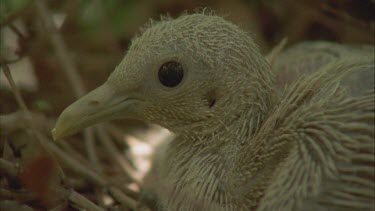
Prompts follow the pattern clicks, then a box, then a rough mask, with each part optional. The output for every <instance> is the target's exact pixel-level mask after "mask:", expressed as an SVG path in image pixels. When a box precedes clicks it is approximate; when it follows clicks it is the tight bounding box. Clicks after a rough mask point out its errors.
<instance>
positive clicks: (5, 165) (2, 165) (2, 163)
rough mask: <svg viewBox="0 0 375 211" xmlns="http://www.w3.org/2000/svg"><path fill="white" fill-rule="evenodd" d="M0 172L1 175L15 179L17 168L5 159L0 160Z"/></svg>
mask: <svg viewBox="0 0 375 211" xmlns="http://www.w3.org/2000/svg"><path fill="white" fill-rule="evenodd" d="M0 170H1V172H2V173H4V174H6V175H8V176H10V177H17V175H18V172H19V167H18V166H17V165H15V164H13V163H11V162H9V161H7V160H5V159H2V158H0Z"/></svg>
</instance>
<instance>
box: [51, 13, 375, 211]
mask: <svg viewBox="0 0 375 211" xmlns="http://www.w3.org/2000/svg"><path fill="white" fill-rule="evenodd" d="M290 52H291V51H289V53H290ZM361 52H362V51H361ZM287 54H288V51H286V53H285V54H281V55H280V56H279V58H283V57H284V58H286V57H285V56H284V55H287ZM304 58H307V59H306V60H309V59H310V60H311V57H309V56H306V57H304ZM291 59H292V58H291ZM302 60H303V59H301V61H302ZM373 63H374V58H373V56H371V54H364V56H357V57H349V56H348V57H345V56H344V57H343V58H338V59H331V60H329V61H328V62H322V63H321V64H319V65H315V66H314V65H310V66H309V65H307V67H309V68H303V69H302V70H301V71H299V72H297V73H298V77H296V78H293V80H289V81H287V82H282V81H281V82H280V80H278V79H277V78H276V79H275V76H274V75H273V74H274V72H275V68H276V69H283V68H284V69H286V70H291V69H292V70H293V68H297V67H298V65H294V64H298V61H296V62H295V63H293V62H292V63H291V64H292V65H290V66H287V65H286V64H283V60H277V59H276V60H275V62H274V63H272V64H268V62H267V61H266V59H265V58H264V57H263V56H262V55H261V54H260V52H259V50H258V49H257V46H256V45H255V43H254V42H253V41H252V39H251V37H250V36H249V35H248V34H247V33H245V32H244V31H242V30H241V29H239V28H238V27H237V26H235V25H234V24H232V23H230V22H228V21H226V20H224V19H222V18H220V17H218V16H215V15H207V14H192V15H183V16H181V17H179V18H177V19H168V18H167V19H163V20H162V21H161V22H158V23H153V24H151V25H150V26H149V27H147V28H146V29H145V30H144V31H143V32H142V34H141V35H140V36H139V37H137V38H135V39H134V40H133V41H132V45H131V47H130V48H129V51H128V52H127V55H126V56H125V58H124V60H123V61H122V62H121V63H120V64H119V65H118V66H117V67H116V69H115V71H114V72H113V73H112V74H111V76H110V77H109V78H108V80H107V82H105V83H104V85H102V86H101V87H99V88H97V89H96V90H94V91H92V92H91V93H89V94H88V95H86V96H84V97H83V98H82V99H80V100H79V101H77V102H75V103H74V104H72V105H71V106H69V107H68V108H67V109H66V110H65V111H64V112H63V113H62V114H61V116H60V118H59V120H58V122H57V124H56V127H55V129H54V131H53V134H54V136H55V138H59V137H61V136H64V135H69V134H72V133H74V132H77V131H78V130H80V129H82V128H83V127H86V126H88V125H91V124H94V123H96V122H100V121H105V120H109V119H114V118H137V119H140V120H143V121H146V122H151V123H156V124H160V125H162V126H164V127H166V128H168V129H169V130H171V131H172V132H174V133H175V134H176V138H175V140H173V141H171V142H169V143H167V144H166V145H165V146H164V147H162V148H161V149H160V150H159V153H158V155H157V156H156V158H155V162H154V165H153V167H152V169H151V171H150V173H149V175H147V176H146V178H145V182H144V185H143V188H144V192H145V193H146V195H147V197H148V198H152V199H153V200H154V201H155V206H156V209H158V210H219V211H220V210H373V209H374V197H375V193H374V189H375V182H374V180H375V173H374V164H375V158H374V155H375V145H374V118H375V117H374V109H375V105H374V90H373V81H371V79H368V80H366V83H362V86H361V88H358V89H357V88H356V85H357V84H359V83H361V82H362V81H361V80H359V79H361V78H364V76H363V75H366V76H367V77H368V76H369V75H370V76H371V75H372V76H373V75H374V73H373V72H371V71H368V70H369V68H370V69H371V68H373V67H374V64H373ZM305 66H306V65H305ZM271 67H272V68H273V70H274V71H272V69H271ZM281 67H283V68H281ZM288 68H289V69H288ZM297 69H298V68H297ZM304 71H305V72H304ZM281 74H282V73H280V72H276V75H281ZM277 81H278V82H280V83H278V82H277ZM285 84H287V85H285ZM280 87H282V88H280ZM279 89H280V90H282V91H280V92H277V90H279ZM77 116H78V117H81V119H82V120H80V121H74V120H75V119H77Z"/></svg>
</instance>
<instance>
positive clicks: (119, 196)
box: [109, 187, 137, 210]
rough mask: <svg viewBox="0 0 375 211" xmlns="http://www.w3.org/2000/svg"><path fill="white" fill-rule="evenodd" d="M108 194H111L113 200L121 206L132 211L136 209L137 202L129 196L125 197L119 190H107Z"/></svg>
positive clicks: (112, 188)
mask: <svg viewBox="0 0 375 211" xmlns="http://www.w3.org/2000/svg"><path fill="white" fill-rule="evenodd" d="M109 192H110V193H111V195H112V196H113V198H115V199H116V200H117V201H118V202H120V203H121V204H122V205H125V206H127V207H129V208H130V209H132V210H135V209H136V208H137V202H136V201H135V200H134V199H132V198H130V197H129V196H127V195H125V194H124V193H123V192H122V191H121V190H120V189H118V188H115V187H111V188H109Z"/></svg>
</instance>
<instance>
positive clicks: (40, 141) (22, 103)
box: [1, 63, 65, 179]
mask: <svg viewBox="0 0 375 211" xmlns="http://www.w3.org/2000/svg"><path fill="white" fill-rule="evenodd" d="M1 66H2V68H3V72H4V75H5V77H6V78H7V80H8V82H9V84H10V87H11V88H12V91H13V93H14V96H15V98H16V101H17V103H18V105H19V106H20V107H21V109H22V111H23V112H24V113H25V116H26V118H27V120H28V123H29V127H30V128H31V130H32V131H33V134H34V135H35V137H36V140H37V142H36V144H38V145H40V146H41V147H42V148H43V149H44V150H45V151H46V152H47V153H48V154H49V155H50V156H51V157H54V156H53V154H51V152H50V151H49V149H48V148H47V147H46V144H47V142H48V140H46V138H45V137H44V136H43V135H42V134H41V133H40V131H39V130H37V128H36V124H35V123H34V120H33V118H32V115H31V112H30V111H29V109H28V108H27V106H26V104H25V101H24V100H23V98H22V97H21V93H20V91H19V89H18V87H17V86H16V83H15V82H14V80H13V77H12V75H11V74H10V70H9V67H8V65H7V64H5V63H3V64H1ZM58 169H59V173H60V177H61V178H62V179H64V178H65V173H64V171H63V170H62V168H61V166H60V165H58Z"/></svg>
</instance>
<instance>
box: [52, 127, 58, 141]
mask: <svg viewBox="0 0 375 211" xmlns="http://www.w3.org/2000/svg"><path fill="white" fill-rule="evenodd" d="M51 133H52V138H53V140H54V141H57V140H58V139H60V137H59V134H58V133H57V130H56V128H53V129H52V130H51Z"/></svg>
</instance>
